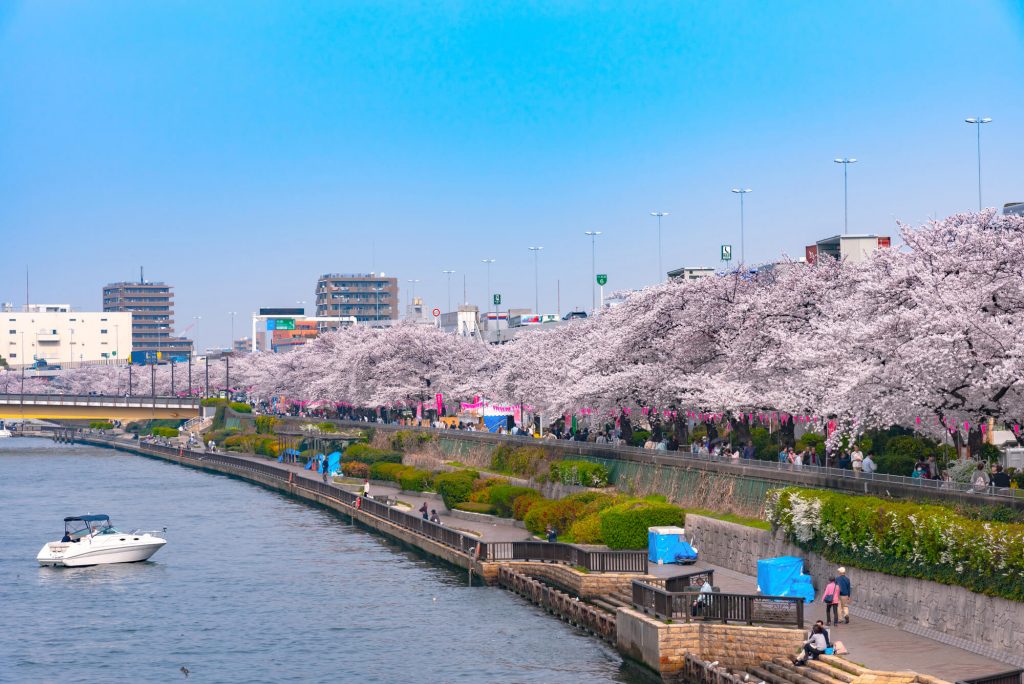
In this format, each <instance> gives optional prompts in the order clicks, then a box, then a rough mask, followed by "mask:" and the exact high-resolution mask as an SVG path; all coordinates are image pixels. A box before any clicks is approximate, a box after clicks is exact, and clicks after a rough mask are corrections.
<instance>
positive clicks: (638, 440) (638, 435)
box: [629, 430, 651, 447]
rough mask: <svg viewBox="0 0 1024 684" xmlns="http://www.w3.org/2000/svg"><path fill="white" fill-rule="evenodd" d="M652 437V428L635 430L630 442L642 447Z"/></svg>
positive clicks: (632, 444)
mask: <svg viewBox="0 0 1024 684" xmlns="http://www.w3.org/2000/svg"><path fill="white" fill-rule="evenodd" d="M650 438H651V431H650V430H633V436H632V437H630V438H629V443H630V445H631V446H635V447H642V446H643V445H644V444H645V443H646V442H647V440H649V439H650Z"/></svg>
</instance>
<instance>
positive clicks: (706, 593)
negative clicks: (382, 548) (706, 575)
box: [690, 580, 715, 617]
mask: <svg viewBox="0 0 1024 684" xmlns="http://www.w3.org/2000/svg"><path fill="white" fill-rule="evenodd" d="M714 591H715V589H714V587H712V586H711V583H710V582H708V581H707V580H705V581H704V585H703V586H702V587H701V588H700V592H699V593H698V594H697V598H695V599H693V603H691V604H690V615H692V616H693V617H697V616H698V615H703V614H704V609H705V608H706V607H707V606H708V605H710V603H711V594H712V593H713V592H714Z"/></svg>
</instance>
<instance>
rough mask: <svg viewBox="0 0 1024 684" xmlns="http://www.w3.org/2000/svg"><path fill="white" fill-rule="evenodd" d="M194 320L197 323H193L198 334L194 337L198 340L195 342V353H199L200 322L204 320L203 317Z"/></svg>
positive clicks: (195, 317) (194, 317) (193, 318)
mask: <svg viewBox="0 0 1024 684" xmlns="http://www.w3.org/2000/svg"><path fill="white" fill-rule="evenodd" d="M192 320H193V321H195V323H193V325H194V326H195V327H196V334H195V335H194V337H195V338H196V339H195V341H194V342H195V349H194V352H195V351H199V321H201V320H203V317H202V316H193V317H192Z"/></svg>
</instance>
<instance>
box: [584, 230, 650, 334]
mask: <svg viewBox="0 0 1024 684" xmlns="http://www.w3.org/2000/svg"><path fill="white" fill-rule="evenodd" d="M658 233H659V235H660V234H661V231H660V230H659V231H658ZM583 234H584V235H589V236H590V314H591V315H593V314H594V312H595V311H597V289H596V288H597V236H598V235H600V234H601V231H599V230H588V231H585V232H584V233H583ZM658 268H659V269H660V268H661V264H660V263H659V264H658Z"/></svg>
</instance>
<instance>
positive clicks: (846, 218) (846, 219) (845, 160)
mask: <svg viewBox="0 0 1024 684" xmlns="http://www.w3.org/2000/svg"><path fill="white" fill-rule="evenodd" d="M832 161H834V162H835V163H836V164H842V165H843V235H846V234H847V233H849V232H850V210H849V206H850V205H849V203H848V202H847V199H846V198H847V195H846V172H847V170H848V169H849V168H850V164H856V163H857V160H856V159H853V158H850V157H841V158H838V159H833V160H832Z"/></svg>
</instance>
